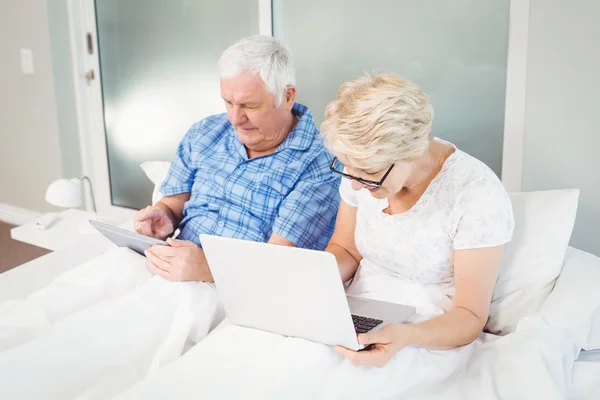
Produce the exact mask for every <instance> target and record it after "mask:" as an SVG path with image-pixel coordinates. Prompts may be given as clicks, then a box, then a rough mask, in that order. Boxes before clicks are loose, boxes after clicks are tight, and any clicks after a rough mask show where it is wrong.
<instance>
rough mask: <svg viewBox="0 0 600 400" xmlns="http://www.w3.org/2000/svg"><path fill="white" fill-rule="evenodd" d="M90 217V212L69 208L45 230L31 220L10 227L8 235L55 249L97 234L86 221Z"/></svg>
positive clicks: (71, 244) (45, 247) (21, 240)
mask: <svg viewBox="0 0 600 400" xmlns="http://www.w3.org/2000/svg"><path fill="white" fill-rule="evenodd" d="M91 218H92V214H91V213H89V212H86V211H82V210H78V209H74V208H71V209H68V210H65V211H62V212H60V218H59V219H58V220H57V221H55V222H54V223H53V224H52V225H51V226H50V227H49V228H48V229H46V230H41V229H39V228H38V227H37V226H36V224H35V223H36V221H33V222H30V223H28V224H25V225H21V226H17V227H16V228H13V229H11V231H10V235H11V236H12V238H13V239H14V240H18V241H20V242H25V243H29V244H32V245H34V246H38V247H42V248H44V249H48V250H52V251H56V250H60V249H64V248H67V247H71V246H73V245H74V244H76V243H78V242H80V241H82V240H85V239H87V238H90V237H91V236H92V235H99V233H98V232H97V231H96V230H95V229H94V228H93V227H92V226H91V225H90V224H89V222H88V221H89V220H90V219H91Z"/></svg>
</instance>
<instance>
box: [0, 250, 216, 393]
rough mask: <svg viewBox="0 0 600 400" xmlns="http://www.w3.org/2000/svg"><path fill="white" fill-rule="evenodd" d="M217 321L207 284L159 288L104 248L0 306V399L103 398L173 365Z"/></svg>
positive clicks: (129, 255)
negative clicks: (33, 290)
mask: <svg viewBox="0 0 600 400" xmlns="http://www.w3.org/2000/svg"><path fill="white" fill-rule="evenodd" d="M207 310H209V311H207ZM215 313H217V314H218V313H219V308H218V297H217V293H216V290H215V289H214V287H213V286H212V285H209V284H205V283H201V282H193V283H192V282H187V283H173V282H167V281H165V280H164V279H162V278H160V277H158V276H152V275H151V273H150V272H149V271H148V268H147V267H146V265H145V258H144V257H141V256H139V255H137V254H136V253H134V252H132V251H131V250H128V249H113V250H110V251H108V252H107V253H106V254H105V255H103V256H101V257H98V258H95V259H93V260H91V261H89V262H87V263H85V264H83V265H81V266H79V267H77V268H75V269H73V270H71V271H69V272H67V273H65V274H63V275H61V276H60V277H59V278H57V279H56V280H55V281H54V282H53V283H51V284H50V285H49V286H48V287H46V288H44V289H42V290H40V291H38V292H36V293H34V294H33V295H31V296H30V297H29V298H27V299H26V300H23V301H11V302H5V303H1V304H0V397H2V398H6V399H71V398H78V399H105V398H110V397H112V396H114V395H116V394H118V393H119V392H121V391H123V390H125V389H127V388H129V387H130V386H132V385H133V384H134V383H136V382H138V381H139V380H141V379H143V378H144V377H145V376H147V375H148V374H149V373H152V372H153V371H156V370H158V369H160V368H162V367H164V366H165V365H167V364H168V363H170V362H172V361H173V360H175V359H177V358H178V357H179V356H180V355H181V354H182V352H183V350H184V348H185V347H186V346H190V345H192V344H194V343H195V342H197V341H198V340H199V339H201V338H202V337H204V336H205V335H206V333H207V332H208V330H209V329H210V328H211V325H212V323H213V321H215V320H219V315H215Z"/></svg>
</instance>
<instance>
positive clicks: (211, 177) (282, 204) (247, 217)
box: [161, 103, 339, 250]
mask: <svg viewBox="0 0 600 400" xmlns="http://www.w3.org/2000/svg"><path fill="white" fill-rule="evenodd" d="M292 112H293V113H294V115H295V116H296V117H297V118H298V123H297V124H296V127H295V128H294V129H293V130H292V131H291V132H290V133H289V135H288V136H287V138H286V139H285V140H284V141H283V142H282V143H281V144H280V145H279V147H278V148H277V150H275V152H274V153H273V154H270V155H267V156H262V157H256V158H253V159H248V155H247V153H246V148H245V146H244V145H243V144H242V143H241V142H240V141H239V139H238V137H237V134H236V132H235V129H234V128H233V126H232V125H231V123H230V122H229V119H228V118H227V114H219V115H213V116H210V117H208V118H205V119H203V120H202V121H200V122H198V123H196V124H194V125H193V126H192V127H191V128H190V130H189V131H188V132H187V134H186V135H185V136H184V138H183V140H182V141H181V144H180V145H179V148H178V149H177V154H176V156H175V160H174V161H173V163H172V165H171V168H170V170H169V173H168V175H167V178H166V179H165V181H164V182H163V184H162V186H161V193H162V194H163V195H165V196H171V195H175V194H179V193H186V192H191V197H190V200H189V201H188V202H186V203H185V206H184V210H183V216H184V217H183V220H182V221H181V223H180V224H179V229H180V230H181V232H180V234H179V236H178V238H179V239H183V240H191V241H192V242H194V243H196V244H197V245H200V243H199V237H198V236H199V234H201V233H208V234H212V235H219V236H225V237H232V238H239V239H246V240H253V241H259V242H267V241H268V240H269V238H270V237H271V234H272V233H276V234H277V235H279V236H282V237H284V238H286V239H288V240H289V241H291V242H292V243H294V244H295V245H296V246H298V247H303V248H309V249H319V250H322V249H324V248H325V246H326V245H327V243H328V241H329V238H330V237H331V235H332V233H333V228H334V224H335V217H336V214H337V209H338V205H339V192H338V186H339V177H338V176H337V174H333V173H331V171H330V170H329V165H330V164H331V161H332V156H331V155H330V154H329V153H328V152H327V150H326V149H325V147H324V145H323V142H322V140H321V138H320V137H319V131H318V130H317V128H316V127H315V124H314V122H313V119H312V115H311V113H310V110H309V109H308V108H307V107H305V106H303V105H301V104H298V103H296V104H294V107H293V110H292Z"/></svg>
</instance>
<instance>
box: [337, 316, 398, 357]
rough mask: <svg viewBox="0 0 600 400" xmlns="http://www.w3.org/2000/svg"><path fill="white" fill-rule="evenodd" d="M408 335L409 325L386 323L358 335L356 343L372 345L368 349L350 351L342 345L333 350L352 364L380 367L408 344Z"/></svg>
mask: <svg viewBox="0 0 600 400" xmlns="http://www.w3.org/2000/svg"><path fill="white" fill-rule="evenodd" d="M409 337H410V325H403V324H388V325H386V326H384V327H383V328H381V329H380V330H378V331H376V332H367V333H362V334H360V335H358V343H360V344H363V345H373V346H372V348H371V349H370V350H362V351H352V350H348V349H347V348H345V347H342V346H336V347H335V350H336V351H337V352H338V353H340V354H341V355H343V356H344V357H346V358H348V359H349V360H350V361H351V362H352V364H354V365H361V366H365V367H379V368H382V367H384V366H385V365H386V364H387V363H388V362H389V361H390V360H391V359H392V357H393V356H394V355H395V354H396V353H397V352H399V351H400V350H402V349H403V348H404V347H406V346H407V345H408V344H409Z"/></svg>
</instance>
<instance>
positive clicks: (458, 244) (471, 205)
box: [454, 176, 515, 250]
mask: <svg viewBox="0 0 600 400" xmlns="http://www.w3.org/2000/svg"><path fill="white" fill-rule="evenodd" d="M493 178H494V179H491V178H490V179H487V180H485V181H484V182H482V183H480V184H478V185H473V186H472V187H469V188H467V189H466V190H465V192H464V193H463V194H462V196H461V198H460V200H459V201H458V203H457V211H458V213H459V218H458V224H457V228H456V232H455V236H454V249H455V250H467V249H477V248H484V247H494V246H500V245H503V244H506V243H508V242H510V241H511V239H512V235H513V231H514V226H515V223H514V217H513V209H512V203H511V201H510V198H509V197H508V193H506V190H505V189H504V186H502V183H500V181H499V180H498V179H497V178H496V177H495V176H494V177H493Z"/></svg>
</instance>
